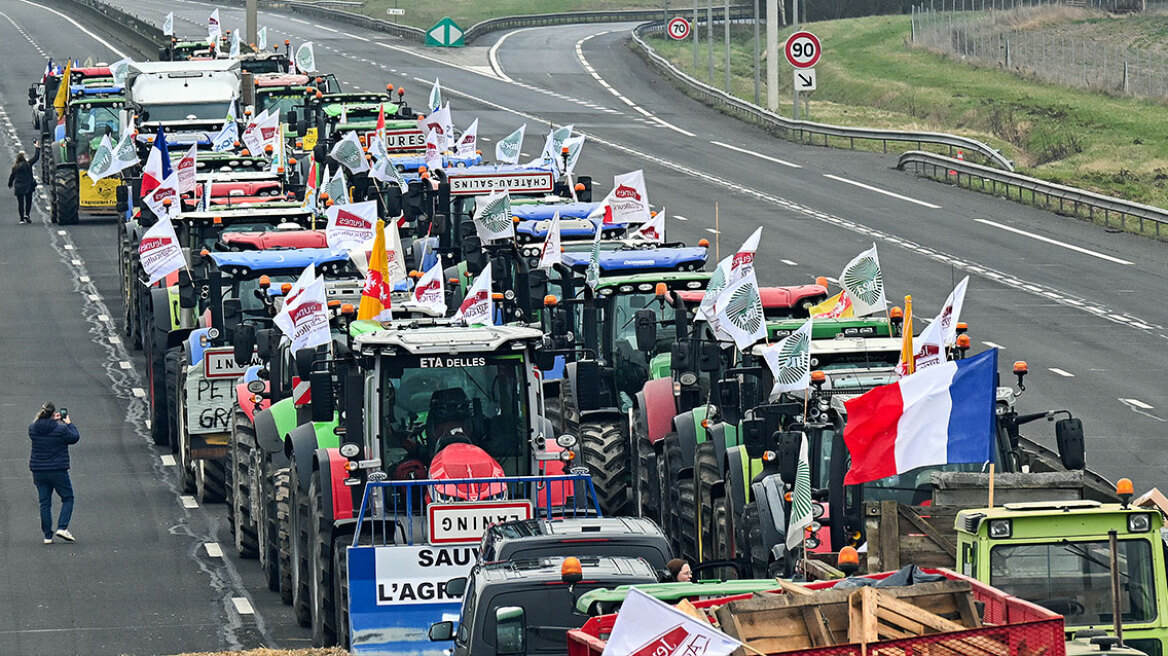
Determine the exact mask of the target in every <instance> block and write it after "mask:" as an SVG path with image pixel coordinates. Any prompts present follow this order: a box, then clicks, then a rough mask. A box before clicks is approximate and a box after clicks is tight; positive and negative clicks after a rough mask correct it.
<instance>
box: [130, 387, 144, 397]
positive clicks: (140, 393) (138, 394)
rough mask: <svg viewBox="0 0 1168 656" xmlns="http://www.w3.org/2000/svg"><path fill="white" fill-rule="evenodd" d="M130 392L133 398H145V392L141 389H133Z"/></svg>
mask: <svg viewBox="0 0 1168 656" xmlns="http://www.w3.org/2000/svg"><path fill="white" fill-rule="evenodd" d="M131 391H132V392H133V393H134V396H136V397H138V398H140V399H144V398H146V390H144V389H142V388H141V387H135V388H134V389H133V390H131Z"/></svg>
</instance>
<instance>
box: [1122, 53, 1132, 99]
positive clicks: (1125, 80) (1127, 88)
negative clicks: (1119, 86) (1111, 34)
mask: <svg viewBox="0 0 1168 656" xmlns="http://www.w3.org/2000/svg"><path fill="white" fill-rule="evenodd" d="M1123 92H1124V93H1125V94H1126V93H1131V84H1130V82H1129V80H1128V77H1127V60H1126V59H1124V60H1123Z"/></svg>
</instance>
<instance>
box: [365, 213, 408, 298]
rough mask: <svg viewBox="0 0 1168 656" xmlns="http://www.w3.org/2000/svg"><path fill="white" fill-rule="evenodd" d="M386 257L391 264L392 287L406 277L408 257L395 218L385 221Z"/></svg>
mask: <svg viewBox="0 0 1168 656" xmlns="http://www.w3.org/2000/svg"><path fill="white" fill-rule="evenodd" d="M369 248H370V250H372V249H373V243H372V242H370V243H369ZM385 259H386V262H387V263H388V264H389V285H390V289H392V288H393V285H395V284H396V283H398V282H401V281H402V280H405V279H406V258H405V255H404V251H403V250H402V243H401V234H400V233H399V232H398V229H397V221H396V220H394V219H390V220H389V221H386V222H385Z"/></svg>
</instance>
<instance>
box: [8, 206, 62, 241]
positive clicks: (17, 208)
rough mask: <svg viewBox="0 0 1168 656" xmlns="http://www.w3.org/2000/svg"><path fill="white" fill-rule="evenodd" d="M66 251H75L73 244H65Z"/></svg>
mask: <svg viewBox="0 0 1168 656" xmlns="http://www.w3.org/2000/svg"><path fill="white" fill-rule="evenodd" d="M17 209H19V208H17ZM65 250H67V251H71V250H73V244H65Z"/></svg>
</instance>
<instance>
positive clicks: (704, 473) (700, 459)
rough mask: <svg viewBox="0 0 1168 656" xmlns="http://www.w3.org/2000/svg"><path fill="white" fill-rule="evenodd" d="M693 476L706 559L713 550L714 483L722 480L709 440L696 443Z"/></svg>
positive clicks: (712, 444) (715, 452)
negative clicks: (695, 479)
mask: <svg viewBox="0 0 1168 656" xmlns="http://www.w3.org/2000/svg"><path fill="white" fill-rule="evenodd" d="M694 476H695V477H696V478H697V494H698V496H697V503H698V512H700V513H701V514H700V515H699V517H700V519H701V534H700V535H698V539H700V540H701V544H702V556H703V558H704V559H706V560H708V559H710V558H711V554H712V553H713V551H714V539H713V527H714V499H713V494H712V492H713V488H714V484H715V483H717V482H718V481H720V480H722V468H721V467H719V466H718V452H717V451H716V450H715V447H714V443H713V442H710V441H708V440H707V441H705V442H702V443H701V444H699V445H697V450H696V451H695V453H694Z"/></svg>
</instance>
